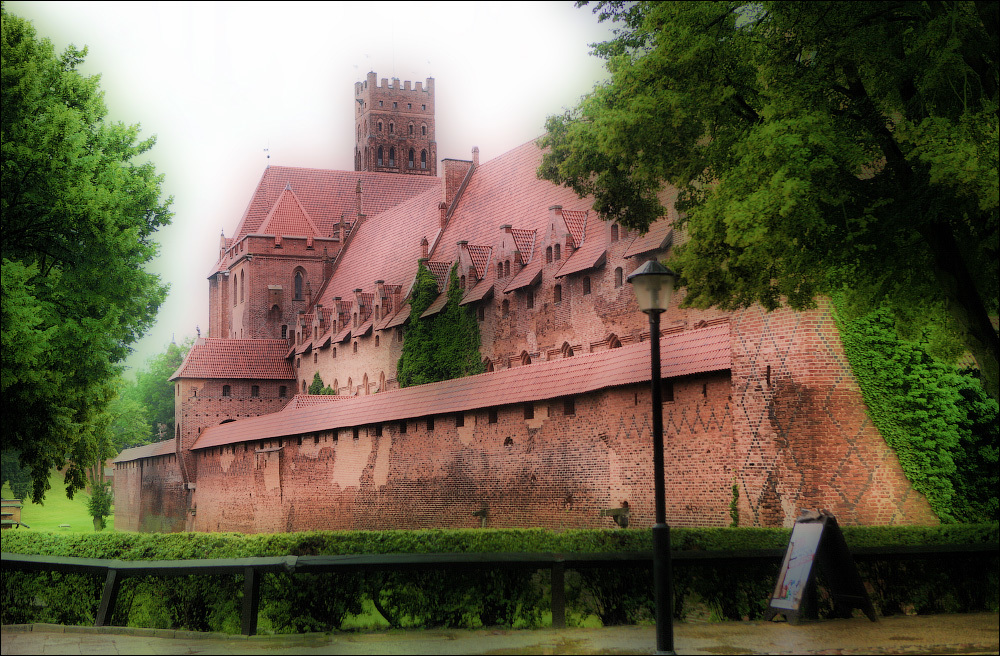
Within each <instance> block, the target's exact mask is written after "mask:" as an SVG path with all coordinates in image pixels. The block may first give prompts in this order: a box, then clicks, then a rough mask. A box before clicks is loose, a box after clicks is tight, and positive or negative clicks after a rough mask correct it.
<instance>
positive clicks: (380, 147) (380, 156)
mask: <svg viewBox="0 0 1000 656" xmlns="http://www.w3.org/2000/svg"><path fill="white" fill-rule="evenodd" d="M378 165H379V166H382V165H383V164H382V146H379V147H378Z"/></svg>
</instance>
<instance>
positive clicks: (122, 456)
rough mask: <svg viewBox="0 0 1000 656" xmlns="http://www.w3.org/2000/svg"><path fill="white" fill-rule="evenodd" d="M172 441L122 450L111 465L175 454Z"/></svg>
mask: <svg viewBox="0 0 1000 656" xmlns="http://www.w3.org/2000/svg"><path fill="white" fill-rule="evenodd" d="M175 448H176V447H175V444H174V440H172V439H170V440H163V441H162V442H153V443H152V444H146V445H144V446H134V447H132V448H131V449H122V452H121V453H119V454H118V455H117V456H115V458H114V459H113V460H112V461H111V464H114V463H116V462H128V461H130V460H138V459H139V458H153V457H155V456H166V455H170V454H171V453H175Z"/></svg>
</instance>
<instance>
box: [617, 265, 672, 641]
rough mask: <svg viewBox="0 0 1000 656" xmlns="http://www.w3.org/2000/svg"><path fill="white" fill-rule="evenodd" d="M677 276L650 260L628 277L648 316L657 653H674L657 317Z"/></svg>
mask: <svg viewBox="0 0 1000 656" xmlns="http://www.w3.org/2000/svg"><path fill="white" fill-rule="evenodd" d="M676 278H677V275H676V274H675V273H674V272H673V271H671V270H670V269H668V268H667V267H665V266H663V265H662V264H660V263H659V262H657V261H656V260H650V261H648V262H646V263H645V264H643V265H642V266H641V267H639V268H638V269H636V271H635V272H634V273H632V274H631V275H629V277H628V281H629V283H631V284H632V291H634V292H635V298H636V300H638V301H639V309H640V310H642V311H643V312H645V313H646V314H647V315H648V316H649V350H650V356H649V359H650V364H651V366H652V377H653V380H652V391H653V485H654V487H655V490H654V496H655V499H656V523H655V524H654V525H653V582H654V583H653V585H654V589H655V592H656V652H657V653H659V654H673V653H674V624H673V621H674V618H673V615H674V613H673V607H674V591H673V580H672V575H671V572H670V527H669V526H668V525H667V502H666V496H665V492H664V478H663V393H662V391H661V381H660V315H661V314H662V313H663V312H665V311H666V309H667V307H668V306H669V305H670V297H671V296H673V293H674V282H675V280H676Z"/></svg>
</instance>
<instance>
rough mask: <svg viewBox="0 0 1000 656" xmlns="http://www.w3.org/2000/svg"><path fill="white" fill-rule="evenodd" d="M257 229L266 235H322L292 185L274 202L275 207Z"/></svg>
mask: <svg viewBox="0 0 1000 656" xmlns="http://www.w3.org/2000/svg"><path fill="white" fill-rule="evenodd" d="M257 231H258V232H259V233H261V234H265V235H278V236H294V237H320V236H322V235H321V233H320V231H319V228H317V227H316V224H315V223H313V220H312V219H310V218H309V213H308V212H306V209H305V208H304V207H302V203H300V202H299V199H298V198H297V197H296V196H295V193H294V192H293V191H292V188H291V186H289V187H287V188H286V189H285V191H283V192H282V193H281V196H280V197H279V198H278V202H277V203H275V204H274V208H273V209H272V210H271V212H270V213H269V214H268V215H267V218H265V219H264V222H263V223H261V224H260V227H259V228H258V229H257Z"/></svg>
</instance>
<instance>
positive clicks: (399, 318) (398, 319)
mask: <svg viewBox="0 0 1000 656" xmlns="http://www.w3.org/2000/svg"><path fill="white" fill-rule="evenodd" d="M409 318H410V304H409V303H403V307H401V308H399V312H397V313H396V314H394V315H392V319H390V320H389V321H387V322H386V323H385V325H384V326H382V329H383V330H387V329H389V328H395V327H396V326H402V325H403V324H404V323H406V321H407V320H408V319H409Z"/></svg>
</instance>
